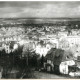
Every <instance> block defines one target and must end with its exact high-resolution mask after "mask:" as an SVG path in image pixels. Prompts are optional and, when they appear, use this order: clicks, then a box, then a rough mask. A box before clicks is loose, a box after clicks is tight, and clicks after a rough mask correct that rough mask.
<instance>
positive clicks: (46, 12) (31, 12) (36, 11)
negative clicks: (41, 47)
mask: <svg viewBox="0 0 80 80" xmlns="http://www.w3.org/2000/svg"><path fill="white" fill-rule="evenodd" d="M13 17H14V18H65V17H66V18H80V1H67V2H66V1H60V2H59V1H11V2H10V1H3V2H1V1H0V18H13Z"/></svg>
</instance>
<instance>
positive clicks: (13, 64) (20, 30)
mask: <svg viewBox="0 0 80 80" xmlns="http://www.w3.org/2000/svg"><path fill="white" fill-rule="evenodd" d="M0 66H1V73H0V75H1V76H0V77H1V78H13V77H11V75H10V73H11V72H12V73H14V72H16V71H18V77H17V78H39V77H38V76H37V77H35V75H36V74H35V73H33V74H35V75H34V76H33V75H32V74H29V75H31V76H33V77H30V76H29V75H27V74H28V73H26V72H27V70H29V71H28V72H33V71H34V69H35V71H43V72H52V73H57V74H59V73H60V74H63V76H64V75H65V74H66V75H69V76H71V77H76V76H78V77H80V72H79V70H80V19H71V18H69V19H45V18H44V19H26V18H23V19H21V18H15V19H14V18H13V19H12V18H9V19H8V18H7V19H3V18H2V19H0ZM25 67H27V69H26V68H25ZM15 69H16V71H15ZM32 70H33V71H32ZM19 71H21V72H19ZM20 73H21V74H20ZM6 75H7V76H6ZM14 76H15V75H14ZM24 76H25V77H24ZM61 77H62V75H61Z"/></svg>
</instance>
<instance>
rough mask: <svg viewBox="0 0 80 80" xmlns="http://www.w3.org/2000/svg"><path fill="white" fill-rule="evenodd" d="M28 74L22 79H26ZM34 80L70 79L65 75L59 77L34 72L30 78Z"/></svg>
mask: <svg viewBox="0 0 80 80" xmlns="http://www.w3.org/2000/svg"><path fill="white" fill-rule="evenodd" d="M26 78H27V76H26V74H25V75H24V76H23V77H22V79H26ZM29 78H32V79H69V78H70V77H68V76H63V75H57V74H54V73H47V72H39V71H33V72H32V75H31V76H30V77H29Z"/></svg>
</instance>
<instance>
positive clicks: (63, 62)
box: [44, 48, 75, 74]
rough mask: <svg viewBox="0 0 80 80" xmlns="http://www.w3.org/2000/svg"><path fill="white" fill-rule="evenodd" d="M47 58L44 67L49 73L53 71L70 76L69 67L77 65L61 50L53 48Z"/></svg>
mask: <svg viewBox="0 0 80 80" xmlns="http://www.w3.org/2000/svg"><path fill="white" fill-rule="evenodd" d="M45 58H46V60H47V62H46V63H45V66H44V67H45V68H46V70H48V71H49V70H50V71H52V70H53V71H54V72H55V73H62V74H68V72H69V69H68V66H69V65H75V61H74V60H73V57H72V56H71V55H70V54H69V53H66V52H65V51H64V50H61V49H56V48H51V49H50V51H48V53H47V55H46V57H45Z"/></svg>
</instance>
